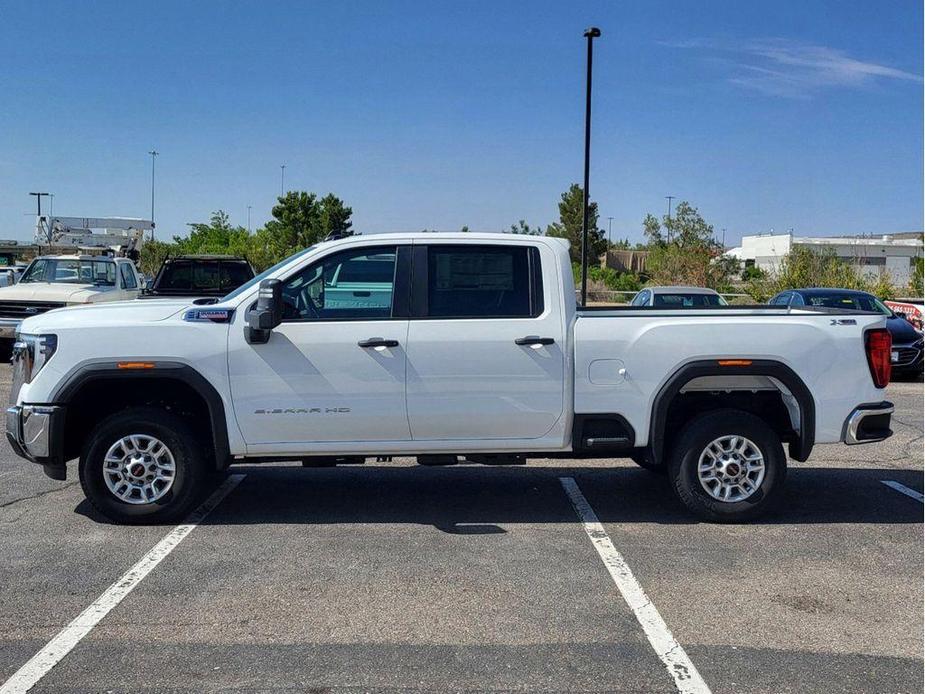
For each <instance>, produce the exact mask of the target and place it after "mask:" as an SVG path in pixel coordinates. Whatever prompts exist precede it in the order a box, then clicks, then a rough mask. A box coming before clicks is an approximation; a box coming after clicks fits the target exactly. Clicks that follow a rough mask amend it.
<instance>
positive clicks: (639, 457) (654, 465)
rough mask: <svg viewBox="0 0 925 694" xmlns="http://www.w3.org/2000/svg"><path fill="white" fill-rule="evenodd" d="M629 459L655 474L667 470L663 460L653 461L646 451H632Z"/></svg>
mask: <svg viewBox="0 0 925 694" xmlns="http://www.w3.org/2000/svg"><path fill="white" fill-rule="evenodd" d="M630 460H632V461H633V462H634V463H636V464H637V465H638V466H639V467H641V468H642V469H643V470H648V471H649V472H654V473H655V474H656V475H664V474H666V473H667V472H668V467H667V466H666V465H665V461H664V460H660V461H658V462H655V461H654V460H652V458H651V457H650V456H649V454H648V453H633V455H631V456H630Z"/></svg>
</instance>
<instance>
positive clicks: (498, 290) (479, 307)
mask: <svg viewBox="0 0 925 694" xmlns="http://www.w3.org/2000/svg"><path fill="white" fill-rule="evenodd" d="M541 282H542V280H541V275H540V272H539V253H538V252H537V251H536V249H535V248H530V247H527V246H492V245H485V246H475V245H465V246H443V245H435V246H429V247H428V249H427V310H426V316H427V317H430V318H532V317H535V316H538V315H539V314H540V313H541V312H542V310H543V305H542V287H541Z"/></svg>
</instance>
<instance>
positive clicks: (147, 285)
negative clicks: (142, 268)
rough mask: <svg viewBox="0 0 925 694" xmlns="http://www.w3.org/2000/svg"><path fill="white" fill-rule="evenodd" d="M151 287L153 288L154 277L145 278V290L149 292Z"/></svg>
mask: <svg viewBox="0 0 925 694" xmlns="http://www.w3.org/2000/svg"><path fill="white" fill-rule="evenodd" d="M152 289H154V278H153V277H150V278H148V279H146V280H145V291H146V292H150V291H151V290H152Z"/></svg>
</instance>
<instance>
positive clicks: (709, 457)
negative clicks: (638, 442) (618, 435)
mask: <svg viewBox="0 0 925 694" xmlns="http://www.w3.org/2000/svg"><path fill="white" fill-rule="evenodd" d="M668 471H669V478H670V481H671V486H672V489H673V490H674V492H675V494H676V495H677V497H678V499H680V500H681V503H683V504H684V505H685V506H686V507H687V508H688V509H690V510H691V511H693V512H694V513H695V514H697V515H698V516H700V517H701V518H703V519H705V520H709V521H714V522H727V523H735V522H739V521H745V520H750V519H753V518H756V517H758V516H759V515H761V514H762V513H764V512H765V511H766V510H767V509H768V507H769V506H770V505H771V504H772V503H773V502H774V500H775V499H776V497H777V496H778V495H779V494H780V490H781V488H782V487H783V483H784V479H785V478H786V475H787V456H786V455H785V454H784V448H783V446H782V445H781V441H780V437H779V436H778V435H777V434H776V433H775V432H774V430H773V429H771V427H769V426H768V425H767V424H766V423H765V422H764V420H762V419H761V418H759V417H756V416H755V415H753V414H751V413H749V412H744V411H742V410H733V409H726V410H716V411H714V412H708V413H707V414H704V415H701V416H700V417H697V418H696V419H694V420H692V421H691V422H690V423H689V424H687V426H685V427H684V429H682V431H681V434H680V436H679V437H678V439H677V441H676V442H675V444H674V446H672V450H671V453H670V455H669V459H668Z"/></svg>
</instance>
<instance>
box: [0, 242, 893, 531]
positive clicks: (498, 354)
mask: <svg viewBox="0 0 925 694" xmlns="http://www.w3.org/2000/svg"><path fill="white" fill-rule="evenodd" d="M344 277H349V278H350V282H349V283H343V284H338V278H344ZM574 297H575V292H574V286H573V280H572V272H571V267H570V263H569V254H568V249H567V246H566V245H565V244H564V243H563V242H561V241H560V240H558V239H553V238H545V237H525V236H513V235H501V234H440V235H435V234H382V235H375V236H355V237H349V238H346V239H341V240H336V241H331V242H325V243H321V244H318V245H316V246H312V247H310V248H308V249H306V250H304V251H302V252H300V253H298V254H296V255H294V256H292V257H291V258H288V259H287V260H285V261H283V262H281V263H280V264H278V265H276V266H275V267H272V268H270V269H269V270H267V271H266V272H264V273H262V274H261V275H258V276H257V277H255V278H254V280H252V281H251V282H249V283H247V284H245V285H243V286H242V287H240V288H238V289H236V290H235V291H233V292H231V293H230V294H228V295H227V296H225V297H223V298H222V299H220V300H219V301H218V302H217V303H216V304H214V305H209V306H196V305H192V304H190V303H189V302H187V301H152V302H133V303H131V304H110V305H98V306H80V307H75V308H67V309H63V310H57V311H50V312H48V313H46V314H44V315H40V316H36V317H33V318H28V319H26V320H25V321H23V323H22V325H21V326H20V328H19V334H18V338H17V343H16V347H15V350H14V356H13V366H14V373H13V384H12V393H11V404H12V406H11V407H10V408H9V409H8V410H7V422H6V424H7V436H8V439H9V440H10V442H11V444H12V445H13V447H14V449H15V450H16V451H17V453H18V454H19V455H21V456H23V457H25V458H27V459H29V460H31V461H33V462H36V463H39V464H41V465H42V466H44V470H45V472H46V474H48V475H49V476H51V477H53V478H55V479H64V478H65V476H66V474H67V471H66V470H67V468H66V463H67V462H68V461H71V460H73V459H75V458H76V459H79V462H78V465H77V468H78V473H79V476H80V480H81V483H82V485H83V489H84V491H85V493H86V495H87V497H88V498H89V499H90V501H91V502H92V503H93V504H94V506H95V507H96V508H98V509H99V510H100V511H101V512H102V513H104V514H105V515H106V516H108V517H109V518H111V519H113V520H116V521H119V522H126V523H143V522H161V521H165V520H168V519H176V518H178V517H181V516H182V515H183V514H185V513H187V512H188V511H189V510H190V508H192V506H193V505H194V504H195V503H196V501H197V499H198V498H199V497H200V495H201V494H202V492H203V490H204V487H205V486H206V485H207V480H209V479H210V474H209V473H211V472H215V471H222V470H225V469H227V468H228V467H229V466H230V465H232V464H234V463H241V462H254V461H272V460H285V459H289V460H291V459H301V460H303V461H306V462H311V461H316V462H325V461H328V462H336V461H337V460H339V459H344V458H350V459H351V460H354V461H355V460H356V459H357V458H366V457H376V456H393V455H407V456H419V460H420V461H425V460H427V461H429V462H433V461H434V460H437V461H443V462H453V461H456V460H457V459H458V458H465V459H467V460H469V461H472V462H483V463H522V462H525V461H526V459H528V458H545V457H569V458H606V457H631V458H633V459H634V460H636V461H637V462H638V463H639V464H641V465H643V466H644V467H648V468H654V469H659V470H664V471H666V472H667V474H668V476H669V479H670V482H671V485H670V486H671V488H672V489H673V491H674V493H675V494H676V496H677V498H678V499H679V500H680V501H681V502H682V503H683V504H684V505H685V506H687V507H688V508H689V509H690V510H691V511H693V512H694V513H695V514H697V515H699V516H700V517H702V518H706V519H709V520H718V521H739V520H745V519H750V518H754V517H756V516H758V515H759V514H760V513H762V512H763V511H764V510H765V509H766V508H767V507H768V506H769V504H771V503H772V502H773V501H774V499H775V498H776V497H777V496H778V495H779V493H780V490H781V487H782V484H783V481H784V477H785V473H786V469H787V456H786V455H785V453H784V446H785V445H786V446H787V447H788V448H789V453H790V457H791V458H793V459H794V460H797V461H805V460H806V459H807V458H808V457H809V455H810V453H811V451H812V449H813V446H814V445H815V444H817V443H835V442H844V443H847V444H858V443H866V442H874V441H880V440H883V439H884V438H886V437H887V436H889V435H890V434H891V431H890V417H891V413H892V411H893V407H892V405H891V404H890V403H889V402H886V401H884V398H883V395H884V391H883V389H884V388H885V387H886V385H887V383H888V381H889V377H890V337H889V333H888V332H887V331H886V329H885V328H884V317H883V316H882V315H880V314H872V313H865V312H860V311H845V310H832V309H796V308H789V307H777V306H761V307H738V306H729V307H707V308H703V307H694V308H689V309H664V308H660V307H633V306H630V307H618V308H603V309H598V308H595V309H587V308H580V307H578V306H576V303H575V299H574ZM126 386H128V387H126Z"/></svg>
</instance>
